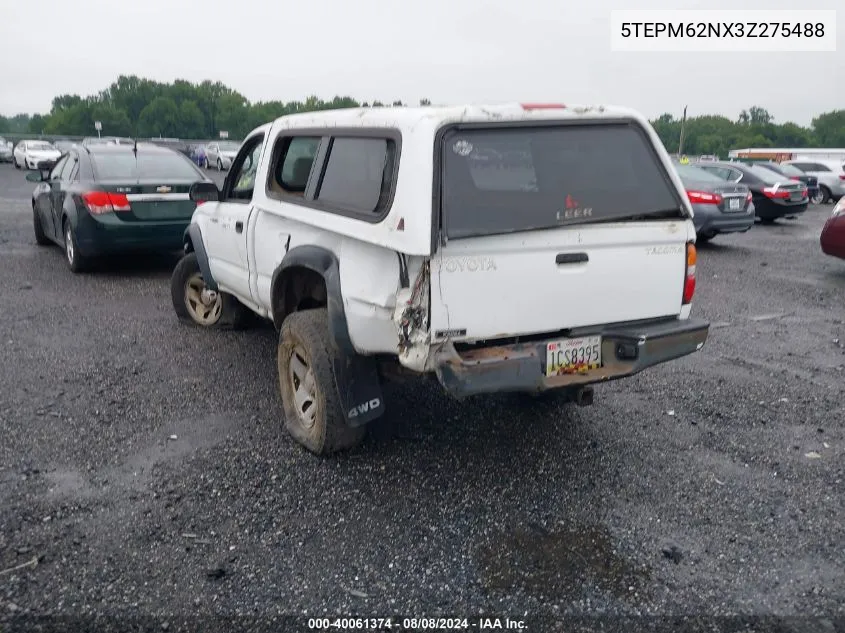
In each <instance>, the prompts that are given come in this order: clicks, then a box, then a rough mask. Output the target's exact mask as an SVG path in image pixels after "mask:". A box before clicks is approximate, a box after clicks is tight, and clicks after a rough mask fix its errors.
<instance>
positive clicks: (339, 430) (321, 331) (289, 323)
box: [277, 308, 366, 455]
mask: <svg viewBox="0 0 845 633" xmlns="http://www.w3.org/2000/svg"><path fill="white" fill-rule="evenodd" d="M330 340H331V338H330V336H329V319H328V312H327V310H326V309H325V308H320V309H316V310H303V311H301V312H294V313H293V314H291V315H290V316H288V317H287V318H286V319H285V320H284V323H282V331H281V333H280V335H279V348H278V354H277V364H278V369H279V389H280V391H281V394H282V405H283V407H284V414H285V428H286V429H287V431H288V432H289V433H290V434H291V435H292V436H293V438H294V439H295V440H296V441H297V442H299V443H300V444H302V445H303V446H304V447H305V448H307V449H308V450H309V451H311V452H312V453H315V454H317V455H328V454H331V453H335V452H338V451H342V450H347V449H350V448H352V447H354V446H357V445H358V444H360V443H361V441H362V440H363V439H364V436H365V434H366V427H363V426H361V427H351V426H349V425H348V424H347V423H346V416H345V415H344V412H343V409H342V407H341V404H340V398H339V397H338V394H337V387H336V386H335V380H334V368H333V365H334V357H335V353H334V350H333V347H332V344H331V342H330Z"/></svg>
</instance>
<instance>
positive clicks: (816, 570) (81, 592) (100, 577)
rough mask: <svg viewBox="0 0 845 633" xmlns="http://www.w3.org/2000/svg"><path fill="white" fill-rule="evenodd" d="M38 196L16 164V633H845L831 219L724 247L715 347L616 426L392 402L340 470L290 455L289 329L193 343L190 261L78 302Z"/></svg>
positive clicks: (416, 393)
mask: <svg viewBox="0 0 845 633" xmlns="http://www.w3.org/2000/svg"><path fill="white" fill-rule="evenodd" d="M212 173H213V174H214V172H212ZM215 175H216V174H215ZM31 191H32V185H31V183H27V182H25V181H24V176H23V173H22V172H20V171H15V170H14V169H13V168H12V167H11V166H10V165H6V164H2V165H0V269H2V271H3V275H2V277H0V297H2V305H0V334H1V335H2V337H0V344H2V346H3V349H4V354H3V362H2V363H0V429H2V436H1V437H2V442H0V569H2V570H8V569H10V568H13V567H15V566H19V565H22V564H24V563H27V562H30V561H37V564H33V565H30V566H25V567H21V568H20V569H18V570H15V571H5V572H2V575H0V622H1V621H2V618H6V617H9V616H20V615H21V614H45V613H52V614H65V615H71V616H73V615H85V614H95V613H96V614H109V615H117V616H120V617H129V616H151V618H150V621H151V622H155V623H156V627H157V630H162V629H165V628H169V629H170V630H175V628H174V626H171V625H170V624H169V623H172V622H174V621H177V620H178V619H179V618H182V619H185V618H189V617H191V614H194V613H198V614H227V615H232V616H240V615H251V616H267V615H273V614H279V615H281V614H308V615H320V614H332V615H351V614H357V615H362V616H367V617H384V616H386V615H399V616H415V617H421V616H424V615H458V614H460V615H464V616H468V615H473V616H477V615H478V614H482V613H483V614H488V615H490V616H499V617H504V616H505V615H510V616H511V617H514V616H522V615H523V614H525V613H526V612H527V614H528V620H529V621H530V620H531V618H532V617H535V618H539V617H541V616H549V617H551V618H562V617H563V616H566V615H573V616H585V615H588V616H614V615H639V614H646V615H661V616H662V615H667V614H673V615H678V614H692V615H706V616H720V615H728V614H755V615H801V616H825V617H830V618H833V617H839V618H842V617H845V606H844V605H845V547H843V545H845V486H843V479H845V459H843V454H844V453H845V450H843V449H845V432H843V424H845V415H843V409H845V407H843V387H842V386H843V380H845V261H838V260H835V259H832V258H828V257H825V256H824V255H823V254H822V253H821V251H820V249H819V245H818V235H819V231H820V229H821V226H822V224H823V222H824V220H825V218H826V217H827V215H828V214H829V213H830V206H826V207H813V208H811V209H810V210H809V211H808V212H807V213H806V214H805V215H804V217H800V218H799V219H797V220H793V221H782V222H779V223H778V224H777V225H775V226H772V227H763V226H757V227H755V228H754V229H753V230H752V231H751V232H749V233H747V234H745V235H737V236H732V237H718V238H716V239H715V240H714V242H713V243H712V244H711V245H704V246H702V247H700V253H699V265H698V291H697V295H696V302H695V307H694V309H693V314H694V315H698V316H703V317H705V318H708V319H710V320H711V322H712V324H713V326H712V329H711V334H710V339H709V341H708V343H707V345H706V346H705V348H704V349H703V350H702V351H701V352H700V353H698V354H696V355H694V356H692V357H689V358H685V359H682V360H680V361H677V362H674V363H672V364H669V365H664V366H662V367H659V368H656V369H653V370H651V371H648V372H646V373H643V374H641V375H639V376H637V377H634V378H631V379H627V380H623V381H619V382H616V383H613V384H608V385H604V386H601V387H597V389H596V403H595V404H594V405H593V406H592V407H587V408H583V409H579V408H575V407H570V406H564V407H560V406H559V405H554V404H548V403H544V402H537V403H532V404H530V405H526V404H523V403H521V402H520V401H519V400H517V399H515V398H513V397H505V396H502V397H488V398H478V399H472V400H469V401H467V402H464V403H459V402H454V401H452V400H450V399H448V398H447V397H446V396H445V395H443V394H442V393H441V392H440V391H439V390H438V388H437V386H436V384H431V385H430V384H427V383H426V384H422V385H419V386H415V387H414V388H413V389H402V388H397V387H390V388H388V390H387V395H388V397H389V400H388V407H389V413H388V415H387V417H386V419H385V420H383V421H381V422H380V423H379V424H378V425H377V426H376V427H375V428H374V429H373V431H372V433H371V434H370V436H369V437H368V440H367V441H366V443H365V444H364V445H363V446H362V447H361V448H359V449H356V451H354V452H352V453H349V454H346V455H342V456H339V457H336V458H331V459H319V458H316V457H313V456H312V455H310V454H308V453H306V452H305V451H304V450H302V449H300V448H299V447H298V445H296V444H294V443H293V442H292V440H290V439H289V438H288V437H287V435H286V434H285V433H284V432H283V430H282V427H281V423H280V400H279V396H278V390H277V384H276V369H275V343H276V338H275V333H274V331H273V329H272V327H267V328H261V327H259V328H256V329H253V330H248V331H245V332H236V333H231V332H229V333H221V332H209V331H202V330H199V329H195V328H191V327H188V326H184V325H181V324H179V323H178V322H177V319H176V317H175V316H174V314H173V310H172V307H171V305H170V296H169V277H170V271H171V269H172V267H173V265H174V263H175V260H174V259H173V258H168V257H156V258H146V259H142V260H132V261H112V262H109V263H108V264H107V265H105V266H104V267H103V270H101V271H100V272H98V273H96V274H89V275H81V276H74V275H72V274H71V273H70V272H69V271H68V270H67V268H66V266H65V263H64V260H63V255H62V253H61V252H60V250H59V249H58V248H55V247H47V248H40V247H38V246H36V245H35V241H34V238H33V233H32V214H31V210H30V203H29V199H30V194H31ZM174 618H175V619H176V620H174ZM600 622H604V623H605V626H607V627H609V628H604V629H602V630H615V629H613V628H612V626H613V624H612V623H613V622H617V623H618V622H619V621H618V620H612V619H605V620H595V621H594V623H600ZM159 625H161V626H160V628H158V627H159ZM619 626H621V625H619ZM0 628H2V625H0ZM13 628H14V627H13ZM285 630H292V629H285ZM530 630H535V631H539V630H552V629H551V628H548V629H544V628H542V627H540V626H539V625H538V626H535V627H534V628H533V629H530ZM570 630H573V629H570ZM781 630H793V629H781ZM795 630H797V629H795ZM802 630H803V629H802ZM815 630H834V629H832V628H831V629H823V628H821V629H818V628H817V629H815Z"/></svg>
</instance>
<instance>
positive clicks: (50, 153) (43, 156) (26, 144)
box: [13, 141, 62, 170]
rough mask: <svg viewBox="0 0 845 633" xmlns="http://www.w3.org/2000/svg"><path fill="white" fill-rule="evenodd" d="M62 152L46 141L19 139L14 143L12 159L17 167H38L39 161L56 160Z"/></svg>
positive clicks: (33, 168)
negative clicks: (19, 140)
mask: <svg viewBox="0 0 845 633" xmlns="http://www.w3.org/2000/svg"><path fill="white" fill-rule="evenodd" d="M61 155H62V153H61V152H60V151H59V150H57V149H56V148H55V147H53V145H52V144H50V143H48V142H47V141H21V142H19V143H18V144H17V145H15V150H14V156H13V161H14V163H15V167H17V168H18V169H21V168H23V169H32V170H35V169H38V165H39V163H42V162H50V161H56V160H58V159H59V158H60V157H61Z"/></svg>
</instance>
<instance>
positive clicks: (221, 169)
mask: <svg viewBox="0 0 845 633" xmlns="http://www.w3.org/2000/svg"><path fill="white" fill-rule="evenodd" d="M217 171H223V161H222V160H220V159H219V158H218V159H217Z"/></svg>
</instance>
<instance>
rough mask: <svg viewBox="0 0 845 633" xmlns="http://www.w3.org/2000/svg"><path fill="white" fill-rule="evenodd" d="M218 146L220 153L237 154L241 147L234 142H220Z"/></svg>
mask: <svg viewBox="0 0 845 633" xmlns="http://www.w3.org/2000/svg"><path fill="white" fill-rule="evenodd" d="M219 145H220V151H221V152H237V151H238V148H239V147H240V146H241V144H240V143H236V142H235V141H220V143H219Z"/></svg>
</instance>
